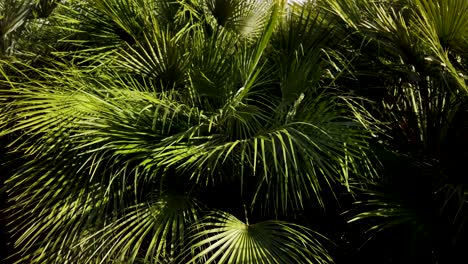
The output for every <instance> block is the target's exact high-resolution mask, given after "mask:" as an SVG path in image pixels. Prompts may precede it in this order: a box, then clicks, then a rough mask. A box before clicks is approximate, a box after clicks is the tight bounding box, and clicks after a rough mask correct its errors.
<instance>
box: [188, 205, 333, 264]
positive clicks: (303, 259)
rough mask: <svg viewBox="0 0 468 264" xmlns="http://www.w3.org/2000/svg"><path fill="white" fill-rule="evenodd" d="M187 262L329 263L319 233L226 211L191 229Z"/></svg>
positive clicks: (211, 216) (207, 218) (284, 223)
mask: <svg viewBox="0 0 468 264" xmlns="http://www.w3.org/2000/svg"><path fill="white" fill-rule="evenodd" d="M192 232H193V233H192V235H191V238H192V243H191V245H192V248H191V249H190V250H187V254H189V255H188V256H185V257H186V259H187V263H220V264H221V263H331V262H332V260H331V258H330V256H329V255H328V253H327V251H326V250H325V248H324V247H323V246H322V243H321V242H320V240H322V241H324V242H325V241H326V240H325V239H324V238H323V237H322V236H320V235H318V234H317V233H314V232H312V231H311V230H309V229H307V228H304V227H301V226H299V225H295V224H291V223H287V222H283V221H277V220H270V221H265V222H259V223H255V224H249V223H244V222H242V221H240V220H238V219H237V218H236V217H234V216H232V215H230V214H227V213H216V214H213V215H210V216H207V217H205V218H203V219H202V220H201V222H200V223H199V224H197V225H196V226H195V227H194V229H193V231H192Z"/></svg>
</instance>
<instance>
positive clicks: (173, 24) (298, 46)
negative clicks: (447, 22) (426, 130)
mask: <svg viewBox="0 0 468 264" xmlns="http://www.w3.org/2000/svg"><path fill="white" fill-rule="evenodd" d="M284 6H285V3H284V2H281V1H276V2H268V1H266V2H265V1H262V2H260V1H251V2H249V1H247V2H245V1H230V0H220V1H207V2H204V1H175V2H172V1H171V2H166V1H157V2H154V1H145V0H141V1H130V0H99V1H93V2H91V1H90V2H88V1H85V2H80V3H74V2H73V1H70V2H66V3H65V5H62V6H60V7H59V8H58V10H59V11H57V12H55V13H53V14H52V16H54V17H55V19H57V20H56V21H60V22H57V23H59V28H60V29H61V30H63V29H65V30H68V31H69V32H70V33H69V35H68V36H67V37H65V38H63V39H62V41H63V42H64V43H68V46H67V47H68V48H69V50H67V49H65V50H64V47H63V46H61V47H60V48H59V46H56V49H57V52H56V53H53V54H55V55H65V57H63V59H61V60H57V59H55V60H54V59H53V58H50V59H48V61H47V63H45V64H44V65H46V66H44V65H42V66H41V67H38V66H31V65H29V64H28V63H27V62H24V61H23V62H22V61H10V62H6V61H5V62H4V66H3V67H4V68H5V69H7V70H8V71H7V73H5V74H4V79H3V81H2V90H1V99H3V100H2V101H1V103H2V107H3V108H4V109H5V110H4V111H3V112H1V114H0V131H1V132H0V135H1V136H5V135H15V136H16V138H15V139H14V140H11V142H10V143H9V144H8V146H7V148H8V149H9V150H10V151H11V152H14V153H17V154H20V155H21V158H20V159H19V160H17V161H16V162H17V163H18V164H20V165H19V166H18V167H17V168H16V169H15V170H14V171H13V173H12V175H11V177H10V178H9V179H8V180H7V181H6V186H5V190H6V191H7V193H8V197H9V207H8V208H7V210H6V212H7V213H8V214H9V216H10V217H9V220H10V223H9V225H8V227H9V230H10V232H11V233H12V235H13V238H14V240H15V243H14V245H15V248H16V250H17V254H16V255H15V257H16V259H17V262H18V263H19V262H47V263H64V262H80V263H81V262H83V263H137V262H144V263H180V262H181V261H183V262H188V263H207V262H213V263H328V262H332V259H331V257H330V256H329V254H328V252H327V250H326V246H325V245H327V240H326V239H324V237H322V236H321V235H318V234H317V233H316V232H313V231H311V229H309V228H307V227H303V226H301V225H300V223H294V222H295V221H297V219H298V218H297V217H296V216H298V215H299V214H301V212H304V211H306V210H308V209H310V208H312V207H314V206H321V207H323V206H325V202H324V198H323V197H324V196H325V194H326V193H333V191H334V190H335V188H336V186H340V185H345V186H346V187H348V189H350V186H351V185H352V183H354V181H353V179H356V181H358V180H359V181H360V180H362V178H363V177H364V176H363V175H365V176H366V177H367V176H372V175H373V169H374V167H373V166H372V165H370V164H371V163H370V158H368V157H370V156H369V155H370V153H369V149H368V147H369V143H368V139H369V137H370V136H371V132H372V131H369V130H368V129H366V126H365V125H366V124H365V122H363V121H362V119H359V118H358V117H359V114H360V112H359V111H356V108H353V107H350V106H353V105H354V106H356V104H354V99H353V98H352V97H348V96H347V95H346V94H345V93H341V94H340V93H338V88H337V87H332V85H333V78H330V77H325V78H322V76H326V72H327V71H329V68H330V67H332V66H331V64H330V63H329V62H328V61H327V60H326V59H325V58H326V54H327V53H326V52H325V51H324V49H325V45H326V39H323V37H324V36H327V35H330V34H331V33H332V32H333V29H331V28H330V27H329V26H328V23H330V22H329V21H332V20H333V17H332V16H330V15H329V14H328V13H326V12H324V11H323V10H321V9H320V10H319V9H318V7H316V6H315V5H306V7H307V10H305V9H306V8H305V7H304V10H302V11H300V7H296V9H295V10H296V11H297V10H298V9H299V11H297V12H296V11H294V12H286V11H285V9H284ZM315 9H317V10H315ZM278 28H279V30H277V29H278ZM301 36H303V37H301ZM284 63H288V65H290V66H287V65H284ZM357 176H361V177H357ZM213 211H215V213H211V212H213ZM223 211H225V212H223ZM241 217H245V221H241V220H239V218H241ZM249 219H250V221H249ZM250 222H251V224H250Z"/></svg>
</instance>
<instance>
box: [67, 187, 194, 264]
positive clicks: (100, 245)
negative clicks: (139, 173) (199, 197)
mask: <svg viewBox="0 0 468 264" xmlns="http://www.w3.org/2000/svg"><path fill="white" fill-rule="evenodd" d="M199 216H200V207H199V204H198V203H197V201H196V200H193V199H191V198H189V197H187V196H177V195H170V194H162V195H160V194H158V195H156V197H154V198H152V199H151V200H150V201H149V202H147V203H142V204H138V205H135V206H132V207H130V208H128V209H126V210H125V212H124V214H123V216H121V217H120V218H118V219H111V220H109V221H107V223H105V226H104V227H102V228H101V229H100V230H97V229H94V230H93V231H92V232H91V233H90V234H89V235H88V236H84V237H82V238H81V240H80V241H79V243H76V244H75V246H74V247H75V251H76V252H77V253H78V254H79V256H75V257H74V258H72V259H73V260H74V261H77V260H81V261H84V262H89V261H92V260H93V259H94V258H95V256H101V261H121V262H129V263H133V262H135V260H136V259H137V258H143V257H144V261H145V262H151V263H162V262H164V261H167V262H169V261H172V260H173V259H174V258H175V257H176V255H178V254H179V252H180V251H181V250H182V248H183V247H184V246H185V243H186V242H187V241H186V239H187V238H186V236H187V232H188V227H189V226H190V225H191V224H193V223H195V222H196V221H197V220H198V218H199Z"/></svg>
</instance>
